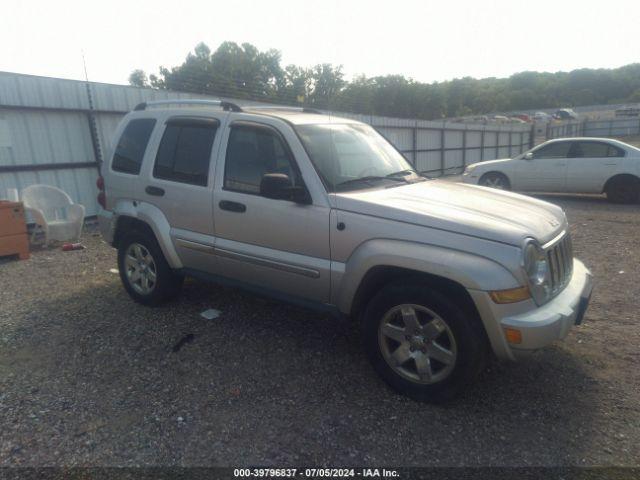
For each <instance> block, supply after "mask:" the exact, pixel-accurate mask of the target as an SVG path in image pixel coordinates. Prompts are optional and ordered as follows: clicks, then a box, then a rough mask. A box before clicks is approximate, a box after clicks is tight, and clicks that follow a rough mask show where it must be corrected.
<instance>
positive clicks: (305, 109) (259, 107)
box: [244, 105, 324, 115]
mask: <svg viewBox="0 0 640 480" xmlns="http://www.w3.org/2000/svg"><path fill="white" fill-rule="evenodd" d="M244 108H246V109H247V110H289V111H292V112H302V113H317V114H318V115H324V113H323V112H321V111H320V110H318V109H316V108H309V107H287V106H284V105H283V106H278V105H247V106H245V107H244Z"/></svg>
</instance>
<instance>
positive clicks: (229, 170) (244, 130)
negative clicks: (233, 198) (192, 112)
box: [224, 125, 299, 194]
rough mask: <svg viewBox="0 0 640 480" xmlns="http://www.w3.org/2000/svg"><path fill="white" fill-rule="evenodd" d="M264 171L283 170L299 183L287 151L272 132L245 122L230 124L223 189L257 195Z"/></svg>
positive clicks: (278, 171) (279, 171)
mask: <svg viewBox="0 0 640 480" xmlns="http://www.w3.org/2000/svg"><path fill="white" fill-rule="evenodd" d="M265 173H284V174H286V175H288V176H289V178H290V179H291V181H292V183H294V184H297V183H299V177H298V174H297V171H296V170H295V169H294V167H293V161H292V159H291V156H290V154H289V150H288V149H287V146H286V145H285V143H284V142H283V140H282V138H281V137H280V136H279V135H278V134H277V133H276V132H275V131H273V130H271V129H270V128H263V127H254V126H248V125H236V126H232V127H231V132H230V133H229V144H228V145H227V154H226V159H225V167H224V188H225V189H226V190H235V191H239V192H244V193H253V194H258V193H260V182H261V180H262V176H263V175H264V174H265Z"/></svg>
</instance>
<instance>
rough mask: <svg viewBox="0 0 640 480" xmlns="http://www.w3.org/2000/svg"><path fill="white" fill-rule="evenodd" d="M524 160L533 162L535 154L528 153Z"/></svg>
mask: <svg viewBox="0 0 640 480" xmlns="http://www.w3.org/2000/svg"><path fill="white" fill-rule="evenodd" d="M524 159H525V160H533V153H532V152H527V153H525V154H524Z"/></svg>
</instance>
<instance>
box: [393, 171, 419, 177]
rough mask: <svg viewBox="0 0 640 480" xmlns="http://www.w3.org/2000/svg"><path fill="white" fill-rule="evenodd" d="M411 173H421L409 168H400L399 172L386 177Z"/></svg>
mask: <svg viewBox="0 0 640 480" xmlns="http://www.w3.org/2000/svg"><path fill="white" fill-rule="evenodd" d="M410 173H415V174H416V175H420V174H419V173H418V172H416V171H415V170H412V169H407V170H400V171H399V172H393V173H390V174H389V175H387V176H386V178H393V177H397V176H405V175H409V174H410Z"/></svg>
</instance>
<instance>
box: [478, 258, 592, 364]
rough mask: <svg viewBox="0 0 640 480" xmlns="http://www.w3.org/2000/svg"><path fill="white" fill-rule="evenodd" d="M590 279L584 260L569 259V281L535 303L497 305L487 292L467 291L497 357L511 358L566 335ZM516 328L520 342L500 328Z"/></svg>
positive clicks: (582, 307)
mask: <svg viewBox="0 0 640 480" xmlns="http://www.w3.org/2000/svg"><path fill="white" fill-rule="evenodd" d="M592 289H593V281H592V275H591V272H590V271H589V270H588V269H587V268H586V267H585V266H584V264H583V263H582V262H581V261H579V260H577V259H574V260H573V275H572V277H571V281H570V282H569V284H568V285H567V286H566V287H565V288H564V290H563V291H562V292H560V294H558V296H556V297H555V298H553V299H552V300H550V301H549V302H548V303H546V304H544V305H542V306H541V307H538V306H537V305H536V304H535V303H534V302H533V300H527V301H524V302H518V303H513V304H510V305H499V304H496V303H494V302H493V300H491V298H490V297H489V294H488V293H487V292H479V291H470V292H469V293H470V294H471V296H472V298H473V299H474V301H475V302H476V306H477V307H478V311H479V312H480V316H481V317H482V321H483V323H484V325H485V329H486V331H487V334H488V336H489V340H490V342H491V346H492V347H493V350H494V352H495V353H496V355H497V356H498V357H499V358H502V359H509V360H515V359H517V358H518V357H521V356H524V355H527V354H529V353H531V352H533V351H535V350H538V349H540V348H543V347H546V346H547V345H549V344H550V343H552V342H554V341H555V340H560V339H562V338H564V337H566V336H567V334H568V333H569V330H570V329H571V327H572V326H573V325H575V324H580V323H581V322H582V318H583V316H584V313H585V311H586V309H587V306H588V304H589V300H590V298H591V291H592ZM505 328H512V329H515V330H518V331H519V332H520V334H521V338H522V340H521V341H520V343H509V342H507V340H506V337H505V333H504V330H505Z"/></svg>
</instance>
